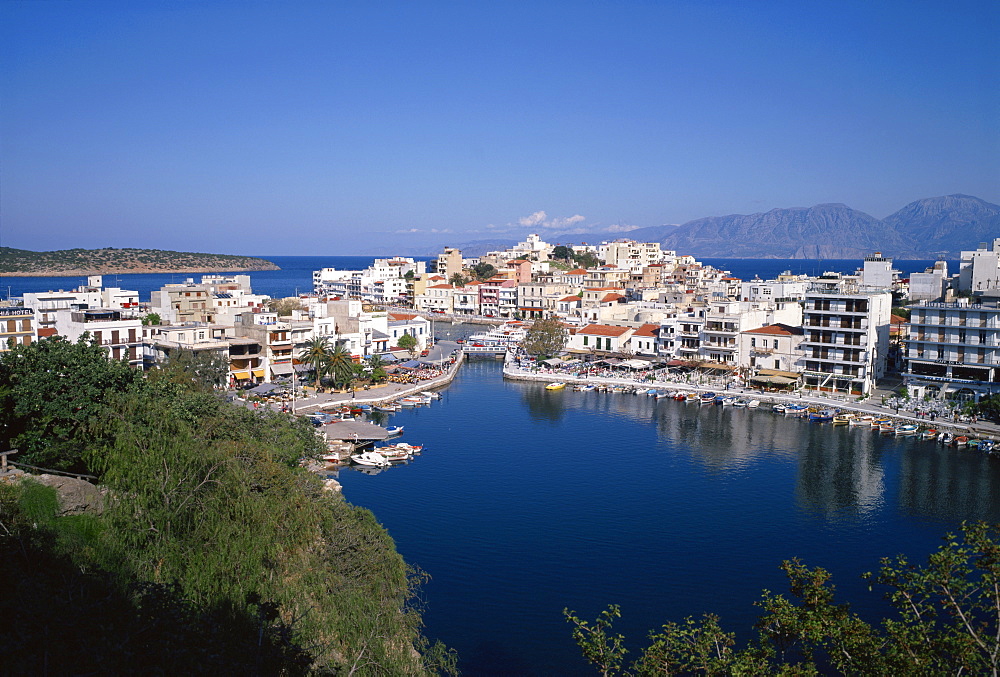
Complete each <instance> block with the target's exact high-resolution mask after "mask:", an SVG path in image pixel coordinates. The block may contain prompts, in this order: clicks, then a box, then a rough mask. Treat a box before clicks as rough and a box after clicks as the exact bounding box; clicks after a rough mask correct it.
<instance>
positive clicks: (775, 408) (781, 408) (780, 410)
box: [771, 402, 785, 414]
mask: <svg viewBox="0 0 1000 677" xmlns="http://www.w3.org/2000/svg"><path fill="white" fill-rule="evenodd" d="M771 410H772V411H776V412H778V413H779V414H783V413H784V412H785V405H784V404H782V403H781V402H778V403H777V404H775V405H774V406H772V407H771Z"/></svg>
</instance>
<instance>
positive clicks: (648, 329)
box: [632, 324, 660, 337]
mask: <svg viewBox="0 0 1000 677" xmlns="http://www.w3.org/2000/svg"><path fill="white" fill-rule="evenodd" d="M659 332H660V325H658V324H644V325H642V326H641V327H639V328H638V329H636V330H635V333H634V334H632V336H654V337H655V336H656V335H657V334H658V333H659Z"/></svg>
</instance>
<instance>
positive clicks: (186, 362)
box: [159, 350, 229, 390]
mask: <svg viewBox="0 0 1000 677" xmlns="http://www.w3.org/2000/svg"><path fill="white" fill-rule="evenodd" d="M159 371H160V373H161V374H162V376H163V377H165V378H167V379H168V380H171V381H174V382H176V383H181V384H184V385H188V386H190V387H192V388H194V389H196V390H213V389H215V388H218V387H219V386H222V385H225V383H226V378H227V377H228V375H229V362H228V361H227V360H226V358H224V357H223V356H222V355H220V354H219V353H217V352H215V351H213V350H198V351H194V350H174V351H172V352H171V353H170V356H169V357H168V358H167V360H166V362H165V363H164V364H163V365H161V366H160V369H159Z"/></svg>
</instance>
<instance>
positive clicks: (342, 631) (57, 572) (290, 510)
mask: <svg viewBox="0 0 1000 677" xmlns="http://www.w3.org/2000/svg"><path fill="white" fill-rule="evenodd" d="M46 343H48V342H47V341H46V342H39V343H36V344H34V345H32V346H29V347H28V348H27V349H26V350H24V351H20V349H19V352H21V353H23V354H21V355H20V356H19V357H18V356H14V357H11V356H6V355H5V356H2V357H0V365H5V364H6V363H7V361H8V359H14V360H15V366H18V367H19V366H20V364H19V363H17V362H16V360H17V359H22V360H24V363H25V364H44V368H45V369H44V371H45V373H49V372H51V373H52V374H56V375H59V374H65V376H64V379H65V380H67V381H68V382H69V384H70V390H77V389H81V390H83V391H89V389H94V393H95V400H96V401H98V402H99V403H100V407H95V408H93V409H92V410H91V411H89V412H88V414H87V416H86V417H85V418H84V419H83V420H82V422H81V423H79V424H78V425H77V426H76V428H74V433H73V435H72V436H71V437H70V438H69V439H72V440H73V441H75V442H76V443H77V444H78V446H79V451H78V454H77V461H78V463H79V465H80V466H81V467H82V468H84V469H86V470H89V471H90V472H92V473H94V474H96V475H98V476H99V477H100V480H101V483H102V485H103V486H104V488H105V489H106V490H107V491H106V497H105V504H106V505H105V511H104V513H103V514H101V515H82V516H76V517H73V518H67V517H60V518H56V517H54V514H55V500H54V497H53V494H52V492H51V490H50V489H47V488H44V487H39V486H35V485H32V484H30V483H27V484H21V485H19V486H17V487H2V486H0V578H2V579H3V580H6V581H14V584H13V585H12V586H8V588H7V589H6V590H5V594H4V595H0V652H2V653H3V655H4V664H3V670H0V672H13V673H17V674H36V673H42V672H44V671H45V670H46V669H47V670H48V672H49V673H50V674H66V673H87V672H91V673H98V672H99V673H103V674H123V673H153V674H164V673H168V672H169V673H170V674H189V673H204V672H213V671H214V672H219V673H223V674H268V675H270V674H302V673H305V672H307V671H310V672H315V673H319V674H325V673H340V672H342V673H345V674H346V673H348V672H353V674H357V675H371V674H400V675H409V674H413V675H419V674H429V673H432V672H436V671H441V672H446V671H448V670H450V669H451V666H453V664H454V661H453V654H451V653H450V652H448V651H447V650H446V649H443V648H441V647H436V648H435V647H432V646H430V645H429V643H428V642H426V640H424V639H423V638H422V637H421V634H420V615H419V609H417V608H416V607H415V606H413V601H414V599H415V597H414V591H415V588H416V585H418V584H419V580H420V579H419V577H415V576H414V575H413V574H412V572H410V571H409V569H408V567H407V565H406V563H405V562H404V561H403V560H402V558H401V557H400V556H399V554H398V553H396V551H395V548H394V545H393V543H392V540H391V538H390V537H389V535H388V534H387V533H386V532H385V530H384V529H383V528H382V527H381V525H379V524H378V523H377V522H376V521H375V519H374V516H373V515H372V514H371V513H370V512H369V511H367V510H363V509H359V508H355V507H353V506H351V505H349V504H347V503H346V502H344V500H343V499H342V498H341V497H340V496H339V494H335V493H333V492H328V491H325V490H324V489H323V487H322V484H321V483H320V481H319V480H318V479H317V478H316V477H315V476H314V475H312V474H310V473H308V472H305V471H304V470H302V469H301V468H299V467H298V460H299V459H300V458H301V457H303V456H310V455H315V454H317V453H318V452H319V451H321V450H322V448H323V447H322V444H321V442H320V441H319V438H318V437H317V436H316V435H315V433H314V432H313V429H312V426H310V425H309V424H308V423H306V422H304V421H302V420H293V419H292V418H291V417H288V416H286V415H283V414H279V413H275V412H260V413H258V412H255V411H252V410H248V409H246V408H242V407H237V406H234V405H231V404H228V403H226V402H224V401H223V400H222V399H221V398H219V397H218V396H217V395H216V394H215V393H213V392H212V391H211V390H209V389H207V388H202V387H198V385H197V384H196V383H195V382H192V381H191V379H189V378H168V377H167V376H166V375H164V374H156V375H155V376H154V377H153V378H150V379H147V380H144V379H142V376H141V374H139V373H137V372H132V371H131V370H129V368H128V367H127V366H125V367H124V369H125V370H126V372H127V373H126V374H122V373H120V372H119V366H120V365H118V364H117V363H112V362H110V361H109V360H107V358H106V357H105V355H104V353H103V351H102V350H101V349H100V348H97V349H96V351H94V350H92V348H93V347H92V346H90V345H89V344H86V343H81V344H66V343H65V342H62V343H60V342H59V341H58V340H55V341H53V343H52V344H51V346H46V345H45V344H46ZM32 351H37V352H38V353H40V355H33V354H31V353H32ZM53 351H54V352H53ZM78 353H82V354H83V355H84V356H85V358H84V357H80V355H78ZM42 357H45V358H46V361H44V362H42V361H41V360H42ZM61 360H65V362H61ZM8 366H9V365H8ZM71 367H72V368H71ZM182 373H186V372H183V371H182ZM16 375H17V376H19V377H25V378H26V377H27V376H30V374H25V373H23V372H21V371H17V372H16ZM126 376H128V378H126ZM112 377H117V378H119V381H115V380H114V379H113V378H112ZM7 383H8V385H9V384H10V383H14V384H15V385H17V384H16V379H9V380H8V382H7ZM5 396H6V397H7V398H8V402H10V403H11V406H13V407H15V408H17V406H18V398H22V397H23V398H28V395H27V394H26V393H25V392H23V391H22V390H21V389H20V388H18V387H14V386H10V385H9V387H8V391H6V395H5ZM28 399H29V400H30V402H29V403H28V404H30V405H31V406H27V405H26V406H24V407H22V409H24V410H25V411H29V410H30V411H33V412H42V413H45V409H44V405H43V403H39V402H37V401H36V399H37V398H35V399H32V398H28ZM69 401H70V402H71V403H73V402H75V401H74V400H69ZM55 419H56V420H61V419H59V418H58V417H55ZM32 436H40V435H39V430H35V429H34V428H32V427H31V426H30V425H26V426H25V433H24V438H25V439H30V438H32ZM41 437H43V438H44V436H41ZM39 446H40V449H41V450H42V451H44V449H45V448H44V444H40V445H39ZM7 593H9V594H7ZM420 649H426V650H427V651H428V657H427V659H426V660H425V659H424V658H423V657H422V656H421V655H420V654H419V653H418V652H417V650H420ZM449 661H450V662H449Z"/></svg>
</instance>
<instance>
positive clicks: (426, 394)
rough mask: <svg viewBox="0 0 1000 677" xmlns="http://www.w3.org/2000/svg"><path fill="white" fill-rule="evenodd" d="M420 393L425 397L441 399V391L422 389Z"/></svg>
mask: <svg viewBox="0 0 1000 677" xmlns="http://www.w3.org/2000/svg"><path fill="white" fill-rule="evenodd" d="M420 394H421V395H423V396H424V397H429V398H431V399H432V400H440V399H441V393H436V392H434V391H432V390H422V391H420Z"/></svg>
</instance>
